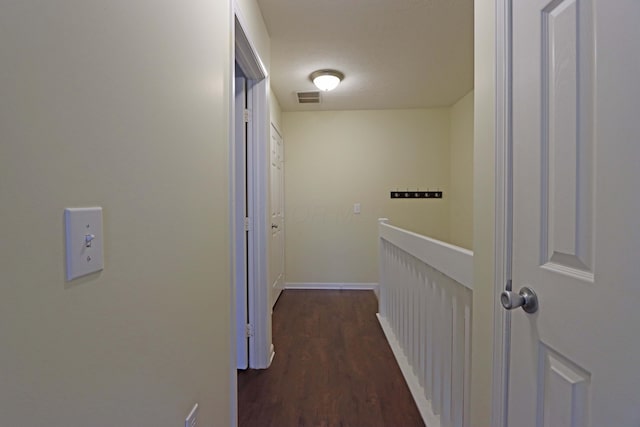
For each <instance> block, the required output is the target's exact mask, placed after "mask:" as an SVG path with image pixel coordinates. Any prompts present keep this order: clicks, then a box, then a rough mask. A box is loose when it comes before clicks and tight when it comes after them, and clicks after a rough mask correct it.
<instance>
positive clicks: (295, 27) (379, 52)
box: [258, 0, 473, 111]
mask: <svg viewBox="0 0 640 427" xmlns="http://www.w3.org/2000/svg"><path fill="white" fill-rule="evenodd" d="M258 4H259V5H260V8H261V10H262V14H263V17H264V20H265V23H266V25H267V29H268V31H269V34H270V36H271V87H272V89H273V91H274V92H275V94H276V96H277V98H278V100H279V101H280V105H281V106H282V109H283V110H284V111H308V110H357V109H391V108H426V107H438V106H448V105H451V104H453V103H454V102H455V101H457V100H458V99H459V98H461V97H462V96H463V95H465V94H466V93H467V92H468V91H469V90H471V89H472V87H473V0H258ZM322 68H333V69H336V70H339V71H341V72H343V73H344V74H345V76H346V77H345V79H344V80H343V82H342V83H341V84H340V86H338V88H337V89H335V90H334V91H332V92H328V93H323V94H322V102H321V104H319V105H318V104H316V105H299V104H298V103H297V100H296V92H298V91H308V90H315V86H314V85H313V83H311V81H310V80H309V74H311V73H312V72H313V71H315V70H318V69H322Z"/></svg>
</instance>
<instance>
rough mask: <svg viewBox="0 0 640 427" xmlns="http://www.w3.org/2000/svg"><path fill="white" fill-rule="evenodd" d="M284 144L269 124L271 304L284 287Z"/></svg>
mask: <svg viewBox="0 0 640 427" xmlns="http://www.w3.org/2000/svg"><path fill="white" fill-rule="evenodd" d="M283 157H284V146H283V143H282V136H281V135H280V133H279V132H278V130H277V129H276V128H275V126H273V124H272V125H271V203H270V209H271V245H270V246H271V250H270V267H271V268H270V279H271V306H273V305H274V304H275V303H276V301H277V300H278V297H279V296H280V292H282V289H283V288H284V170H283V165H284V158H283Z"/></svg>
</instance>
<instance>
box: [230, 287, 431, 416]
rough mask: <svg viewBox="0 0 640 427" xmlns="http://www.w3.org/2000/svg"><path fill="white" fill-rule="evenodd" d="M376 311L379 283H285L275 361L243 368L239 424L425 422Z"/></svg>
mask: <svg viewBox="0 0 640 427" xmlns="http://www.w3.org/2000/svg"><path fill="white" fill-rule="evenodd" d="M376 312H377V300H376V297H375V295H374V294H373V292H372V291H309V290H286V291H284V292H283V293H282V295H281V296H280V299H279V301H278V303H277V304H276V307H275V310H274V313H273V343H274V345H275V351H276V356H275V359H274V361H273V364H272V365H271V367H270V368H269V369H267V370H248V371H239V373H238V413H239V414H238V422H239V426H240V427H263V426H265V427H267V426H272V427H294V426H300V427H302V426H305V427H318V426H322V427H333V426H340V427H384V426H390V427H413V426H424V423H423V422H422V418H421V417H420V413H419V412H418V409H417V408H416V406H415V403H414V401H413V399H412V397H411V394H410V392H409V389H408V388H407V385H406V383H405V381H404V378H403V377H402V373H401V372H400V369H399V368H398V365H397V363H396V361H395V359H394V356H393V353H392V352H391V349H390V348H389V345H388V344H387V341H386V339H385V338H384V334H383V332H382V329H381V328H380V326H379V324H378V321H377V319H376V316H375V313H376Z"/></svg>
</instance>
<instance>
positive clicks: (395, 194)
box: [391, 190, 442, 199]
mask: <svg viewBox="0 0 640 427" xmlns="http://www.w3.org/2000/svg"><path fill="white" fill-rule="evenodd" d="M391 198H392V199H442V191H409V190H406V191H401V190H395V191H392V192H391Z"/></svg>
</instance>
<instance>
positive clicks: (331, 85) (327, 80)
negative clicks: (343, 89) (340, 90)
mask: <svg viewBox="0 0 640 427" xmlns="http://www.w3.org/2000/svg"><path fill="white" fill-rule="evenodd" d="M309 78H310V79H311V81H312V82H313V84H314V85H316V87H317V88H318V89H320V90H322V91H325V92H328V91H330V90H334V89H335V88H336V87H338V85H339V84H340V82H341V81H342V79H344V74H342V73H341V72H340V71H336V70H318V71H314V72H313V73H311V75H310V76H309Z"/></svg>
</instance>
